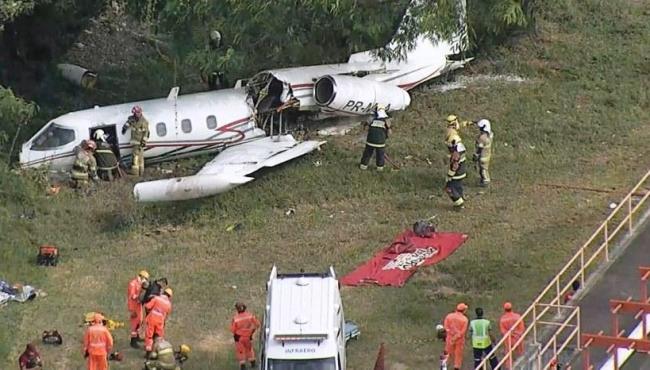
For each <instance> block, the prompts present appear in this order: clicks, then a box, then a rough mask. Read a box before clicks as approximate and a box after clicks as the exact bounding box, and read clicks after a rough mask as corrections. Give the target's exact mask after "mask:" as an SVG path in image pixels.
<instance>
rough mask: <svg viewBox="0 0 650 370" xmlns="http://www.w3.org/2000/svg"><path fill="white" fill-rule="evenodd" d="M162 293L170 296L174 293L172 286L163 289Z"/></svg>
mask: <svg viewBox="0 0 650 370" xmlns="http://www.w3.org/2000/svg"><path fill="white" fill-rule="evenodd" d="M163 293H165V294H167V295H168V296H169V297H170V298H171V297H172V296H173V295H174V292H173V291H172V288H165V290H163Z"/></svg>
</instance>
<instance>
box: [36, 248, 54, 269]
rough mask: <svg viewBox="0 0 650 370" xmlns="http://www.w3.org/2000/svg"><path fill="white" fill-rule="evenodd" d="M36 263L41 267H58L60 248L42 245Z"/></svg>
mask: <svg viewBox="0 0 650 370" xmlns="http://www.w3.org/2000/svg"><path fill="white" fill-rule="evenodd" d="M36 263H37V264H38V265H40V266H56V264H57V263H59V248H57V247H53V246H51V245H41V247H40V248H39V249H38V256H37V257H36Z"/></svg>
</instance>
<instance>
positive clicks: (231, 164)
mask: <svg viewBox="0 0 650 370" xmlns="http://www.w3.org/2000/svg"><path fill="white" fill-rule="evenodd" d="M323 144H325V142H324V141H303V142H298V141H296V140H295V139H294V138H293V136H291V135H281V136H275V137H264V138H260V139H257V140H253V141H250V142H247V143H244V144H240V145H236V146H232V147H228V148H226V149H224V150H223V151H221V152H220V153H219V154H218V155H217V157H216V158H214V159H213V160H211V161H210V162H208V163H206V165H205V166H204V167H203V168H202V169H201V170H200V171H199V172H198V173H197V174H196V175H193V176H186V177H177V178H172V179H163V180H156V181H147V182H141V183H138V184H136V185H135V187H134V189H133V195H134V196H135V199H136V201H138V202H162V201H174V200H186V199H195V198H201V197H207V196H210V195H215V194H219V193H223V192H225V191H228V190H230V189H232V188H234V187H235V186H238V185H241V184H245V183H247V182H249V181H252V180H254V178H252V177H249V176H247V175H249V174H251V173H253V172H255V171H257V170H259V169H261V168H263V167H273V166H277V165H278V164H281V163H284V162H287V161H289V160H291V159H293V158H297V157H300V156H303V155H305V154H307V153H309V152H312V151H314V150H315V149H320V146H321V145H323Z"/></svg>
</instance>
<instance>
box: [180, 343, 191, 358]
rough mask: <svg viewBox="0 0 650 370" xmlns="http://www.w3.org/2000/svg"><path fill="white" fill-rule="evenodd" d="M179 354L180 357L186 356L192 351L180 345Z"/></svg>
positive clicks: (185, 345)
mask: <svg viewBox="0 0 650 370" xmlns="http://www.w3.org/2000/svg"><path fill="white" fill-rule="evenodd" d="M179 352H180V353H181V354H182V355H184V356H187V355H189V354H190V352H192V349H191V348H190V346H188V345H187V344H181V348H180V350H179Z"/></svg>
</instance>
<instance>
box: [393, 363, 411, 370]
mask: <svg viewBox="0 0 650 370" xmlns="http://www.w3.org/2000/svg"><path fill="white" fill-rule="evenodd" d="M388 368H389V369H390V370H408V368H409V367H408V366H406V365H404V364H402V363H399V362H396V363H394V364H390V365H388Z"/></svg>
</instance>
